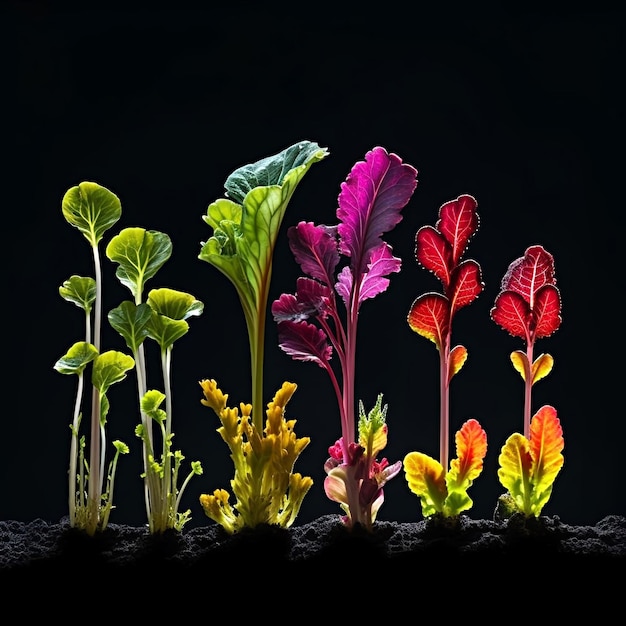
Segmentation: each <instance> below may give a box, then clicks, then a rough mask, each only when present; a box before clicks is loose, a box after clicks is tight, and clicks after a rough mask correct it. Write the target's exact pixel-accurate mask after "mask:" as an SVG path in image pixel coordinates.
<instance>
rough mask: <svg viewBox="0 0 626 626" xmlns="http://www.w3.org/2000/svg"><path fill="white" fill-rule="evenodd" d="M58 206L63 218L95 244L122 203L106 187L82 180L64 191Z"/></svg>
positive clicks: (116, 216) (111, 221) (119, 212)
mask: <svg viewBox="0 0 626 626" xmlns="http://www.w3.org/2000/svg"><path fill="white" fill-rule="evenodd" d="M61 210H62V211H63V217H64V218H65V220H66V221H67V222H68V223H69V224H71V225H72V226H74V227H75V228H78V230H79V231H80V232H81V233H82V234H83V235H84V236H85V237H86V239H87V241H89V243H90V245H91V246H92V247H94V248H95V247H96V246H97V245H98V243H99V242H100V240H101V239H102V237H103V235H104V233H105V232H106V231H107V230H108V229H109V228H111V226H113V224H115V223H116V222H117V221H118V220H119V219H120V216H121V215H122V204H121V202H120V200H119V198H118V197H117V196H116V195H115V194H114V193H113V192H111V191H109V190H108V189H107V188H106V187H102V186H101V185H98V184H97V183H93V182H82V183H80V184H78V185H77V186H76V187H71V188H70V189H68V190H67V191H66V192H65V195H64V196H63V200H62V202H61Z"/></svg>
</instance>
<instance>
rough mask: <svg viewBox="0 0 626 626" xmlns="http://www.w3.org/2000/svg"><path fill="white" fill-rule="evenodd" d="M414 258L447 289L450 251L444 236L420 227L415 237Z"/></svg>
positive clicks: (450, 258)
mask: <svg viewBox="0 0 626 626" xmlns="http://www.w3.org/2000/svg"><path fill="white" fill-rule="evenodd" d="M415 258H416V259H417V261H418V263H420V264H421V265H422V267H424V269H427V270H429V271H430V272H432V273H433V274H434V275H435V276H436V277H437V278H438V279H439V280H440V281H441V283H442V284H443V286H444V288H445V289H447V288H448V285H449V284H450V272H451V271H452V251H451V248H450V244H449V243H448V242H447V241H446V240H445V238H444V236H443V235H442V234H441V233H440V232H438V231H437V230H435V229H434V228H433V227H432V226H422V227H421V228H420V229H419V230H418V231H417V234H416V235H415Z"/></svg>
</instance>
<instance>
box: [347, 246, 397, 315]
mask: <svg viewBox="0 0 626 626" xmlns="http://www.w3.org/2000/svg"><path fill="white" fill-rule="evenodd" d="M401 267H402V261H401V260H400V259H399V258H398V257H395V256H393V254H392V252H391V246H389V245H388V244H386V243H385V242H382V243H381V244H380V246H379V247H378V248H376V249H374V250H372V254H371V257H370V262H369V264H368V272H367V273H365V274H363V280H362V282H361V288H360V289H359V302H358V304H359V305H360V304H361V302H363V300H367V299H368V298H374V297H375V296H377V295H378V294H379V293H382V292H383V291H385V290H386V289H387V287H388V286H389V279H388V278H386V276H387V275H388V274H391V273H392V272H399V271H400V268H401ZM337 278H338V281H337V284H336V285H335V289H336V290H337V293H338V294H339V295H340V296H341V297H342V299H343V301H344V303H345V304H346V306H348V303H349V301H350V290H351V288H352V272H351V270H350V268H349V267H347V266H346V267H344V268H343V269H342V271H341V272H340V273H339V275H338V277H337Z"/></svg>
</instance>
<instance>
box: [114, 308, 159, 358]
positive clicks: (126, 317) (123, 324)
mask: <svg viewBox="0 0 626 626" xmlns="http://www.w3.org/2000/svg"><path fill="white" fill-rule="evenodd" d="M151 317H152V309H151V308H150V307H149V306H148V305H147V304H146V303H142V304H135V303H134V302H131V301H130V300H125V301H124V302H122V303H121V304H120V305H119V306H118V307H116V308H115V309H113V310H112V311H110V312H109V315H108V318H109V323H110V324H111V326H112V327H113V329H114V330H116V331H117V332H118V333H119V334H120V335H121V336H122V337H123V338H124V341H126V345H127V346H128V347H129V348H130V350H132V352H133V354H135V353H136V352H137V349H138V348H139V346H140V345H141V344H142V343H143V342H144V340H145V338H146V337H147V336H148V324H149V323H150V318H151Z"/></svg>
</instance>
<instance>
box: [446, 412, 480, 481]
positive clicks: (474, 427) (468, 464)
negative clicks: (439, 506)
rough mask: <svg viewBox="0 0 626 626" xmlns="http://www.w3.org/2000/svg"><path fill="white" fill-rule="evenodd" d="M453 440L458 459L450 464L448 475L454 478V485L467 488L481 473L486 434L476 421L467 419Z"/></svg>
mask: <svg viewBox="0 0 626 626" xmlns="http://www.w3.org/2000/svg"><path fill="white" fill-rule="evenodd" d="M454 440H455V442H456V454H457V457H458V458H456V459H454V460H453V461H452V462H451V463H450V474H453V475H454V476H455V480H454V483H455V484H456V485H459V486H461V485H467V486H466V487H465V488H467V487H468V486H469V485H470V484H471V483H472V481H473V480H474V479H475V478H476V477H477V476H478V475H479V474H480V473H481V472H482V469H483V459H484V458H485V455H486V454H487V433H486V432H485V431H484V429H483V428H482V426H481V425H480V424H479V423H478V421H477V420H475V419H469V420H467V421H466V422H465V423H464V424H463V426H461V429H460V430H459V431H458V432H457V433H456V435H455V437H454ZM449 488H450V477H449V479H448V489H449Z"/></svg>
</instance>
